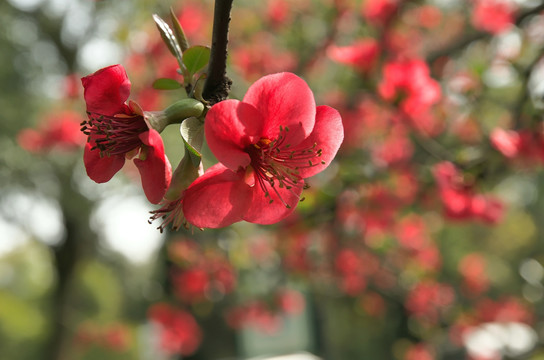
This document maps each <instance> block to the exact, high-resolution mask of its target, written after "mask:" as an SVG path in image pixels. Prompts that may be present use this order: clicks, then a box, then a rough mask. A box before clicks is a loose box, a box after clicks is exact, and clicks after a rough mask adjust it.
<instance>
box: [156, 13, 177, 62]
mask: <svg viewBox="0 0 544 360" xmlns="http://www.w3.org/2000/svg"><path fill="white" fill-rule="evenodd" d="M153 20H155V24H157V28H158V29H159V32H160V33H161V37H162V40H163V41H164V43H165V44H166V46H167V47H168V50H170V52H171V53H172V55H174V56H175V57H176V58H177V59H178V62H179V63H181V61H182V52H181V48H180V46H179V44H178V40H177V39H176V36H175V35H174V33H173V32H172V29H170V26H168V24H167V23H166V21H164V20H163V19H161V17H160V16H159V15H157V14H153Z"/></svg>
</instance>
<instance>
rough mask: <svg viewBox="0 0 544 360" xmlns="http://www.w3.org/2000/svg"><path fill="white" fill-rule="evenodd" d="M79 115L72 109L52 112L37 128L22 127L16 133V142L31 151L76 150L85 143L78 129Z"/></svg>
mask: <svg viewBox="0 0 544 360" xmlns="http://www.w3.org/2000/svg"><path fill="white" fill-rule="evenodd" d="M81 120H83V119H82V118H81V115H79V113H76V112H73V111H62V112H53V113H51V114H49V115H47V116H46V117H45V118H44V119H43V121H42V122H41V123H40V125H39V126H38V128H37V129H23V130H21V132H19V134H18V135H17V142H18V143H19V146H21V147H22V148H23V149H25V150H27V151H29V152H32V153H36V154H38V153H43V152H48V151H51V150H54V149H55V150H62V151H71V150H77V149H79V148H81V147H82V146H83V144H84V143H85V138H84V136H83V134H81V131H79V127H80V126H79V124H80V123H81Z"/></svg>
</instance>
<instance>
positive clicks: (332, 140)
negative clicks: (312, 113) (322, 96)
mask: <svg viewBox="0 0 544 360" xmlns="http://www.w3.org/2000/svg"><path fill="white" fill-rule="evenodd" d="M343 140H344V127H343V125H342V118H341V117H340V114H339V113H338V111H336V110H335V109H333V108H331V107H329V106H318V107H317V114H316V119H315V127H314V130H313V131H312V133H311V134H310V136H309V137H308V138H307V139H306V140H304V141H303V142H302V143H301V144H299V145H297V146H296V147H295V148H293V150H297V149H299V148H300V149H306V148H309V147H311V146H312V145H313V144H314V143H317V147H316V150H317V149H321V150H322V151H323V155H321V156H320V157H318V158H316V161H313V162H314V163H315V162H317V165H315V166H312V167H308V168H300V170H299V171H300V175H301V176H302V178H304V179H305V178H308V177H310V176H313V175H315V174H317V173H319V172H321V171H323V170H324V169H325V168H326V167H327V166H329V164H330V163H331V161H332V159H334V157H335V156H336V153H337V152H338V149H339V148H340V145H341V144H342V141H343ZM321 161H323V162H324V164H322V163H320V162H321Z"/></svg>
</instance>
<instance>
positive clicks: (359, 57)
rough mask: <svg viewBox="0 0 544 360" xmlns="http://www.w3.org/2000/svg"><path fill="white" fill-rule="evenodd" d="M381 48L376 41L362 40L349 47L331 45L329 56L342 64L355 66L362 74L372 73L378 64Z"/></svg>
mask: <svg viewBox="0 0 544 360" xmlns="http://www.w3.org/2000/svg"><path fill="white" fill-rule="evenodd" d="M379 52H380V46H379V44H378V42H377V41H376V40H375V39H371V38H369V39H361V40H359V41H357V42H355V43H354V44H352V45H349V46H336V45H331V46H329V48H328V49H327V55H328V56H329V57H330V58H331V59H332V60H334V61H336V62H339V63H341V64H346V65H350V66H353V67H354V68H355V69H357V70H359V71H360V72H362V73H365V72H368V71H370V70H371V69H372V68H373V67H374V65H375V64H376V60H377V59H378V55H379Z"/></svg>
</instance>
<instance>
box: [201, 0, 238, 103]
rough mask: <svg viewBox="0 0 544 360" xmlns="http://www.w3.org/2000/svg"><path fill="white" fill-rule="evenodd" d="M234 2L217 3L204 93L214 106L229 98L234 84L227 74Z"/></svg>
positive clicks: (223, 1) (226, 0)
mask: <svg viewBox="0 0 544 360" xmlns="http://www.w3.org/2000/svg"><path fill="white" fill-rule="evenodd" d="M232 2H233V0H216V1H215V9H214V15H213V33H212V48H211V54H210V64H209V66H208V77H207V80H206V84H205V85H204V91H203V97H204V99H205V100H207V101H209V102H210V103H211V104H212V105H213V104H215V103H218V102H220V101H223V100H225V99H226V98H227V97H228V95H229V91H230V86H231V84H232V81H231V80H230V79H229V78H228V77H227V74H226V73H227V44H228V34H229V23H230V10H231V8H232Z"/></svg>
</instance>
